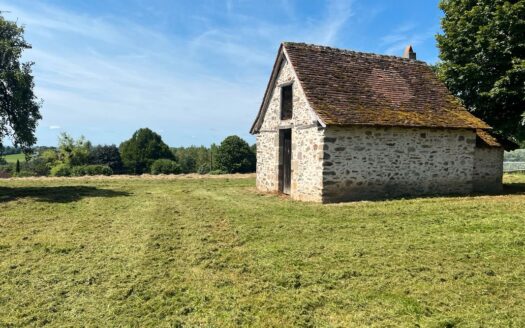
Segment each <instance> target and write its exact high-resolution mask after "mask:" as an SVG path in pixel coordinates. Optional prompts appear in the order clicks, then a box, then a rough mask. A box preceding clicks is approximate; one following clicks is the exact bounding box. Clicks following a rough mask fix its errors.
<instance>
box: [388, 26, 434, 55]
mask: <svg viewBox="0 0 525 328" xmlns="http://www.w3.org/2000/svg"><path fill="white" fill-rule="evenodd" d="M437 28H438V27H432V28H430V29H424V30H420V29H418V26H417V25H415V24H413V23H404V24H402V25H400V26H398V27H397V28H396V29H395V30H394V31H393V32H392V33H390V34H387V35H385V36H383V37H382V38H381V39H380V45H381V47H382V48H384V49H385V50H384V53H386V54H388V55H395V56H401V54H402V53H403V51H404V49H405V48H406V46H408V45H412V46H413V47H416V46H417V45H420V44H422V43H424V42H425V41H427V40H428V39H430V38H433V37H434V35H435V34H436V30H437ZM414 50H415V51H416V52H417V49H414Z"/></svg>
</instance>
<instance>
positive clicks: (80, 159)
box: [58, 132, 91, 166]
mask: <svg viewBox="0 0 525 328" xmlns="http://www.w3.org/2000/svg"><path fill="white" fill-rule="evenodd" d="M90 152H91V143H90V142H89V141H88V140H86V138H84V137H83V136H81V137H80V138H78V139H77V140H75V139H73V137H71V136H70V135H69V134H67V133H65V132H63V133H61V134H60V137H59V138H58V159H59V161H60V162H62V163H64V164H66V165H69V166H77V165H85V164H87V163H88V159H89V154H90Z"/></svg>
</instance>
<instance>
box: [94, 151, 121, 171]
mask: <svg viewBox="0 0 525 328" xmlns="http://www.w3.org/2000/svg"><path fill="white" fill-rule="evenodd" d="M89 164H97V165H107V166H109V167H110V168H111V170H112V171H113V172H114V173H121V172H122V171H123V164H122V160H121V158H120V152H119V150H118V147H117V146H115V145H109V146H108V145H98V146H95V147H93V148H92V149H91V152H90V154H89Z"/></svg>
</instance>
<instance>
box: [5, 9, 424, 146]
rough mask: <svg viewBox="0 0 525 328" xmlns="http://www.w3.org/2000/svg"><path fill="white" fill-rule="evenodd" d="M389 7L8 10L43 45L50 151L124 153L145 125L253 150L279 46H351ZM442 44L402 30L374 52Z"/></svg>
mask: <svg viewBox="0 0 525 328" xmlns="http://www.w3.org/2000/svg"><path fill="white" fill-rule="evenodd" d="M385 1H386V0H385ZM101 3H102V4H103V5H101ZM376 7H377V6H376ZM380 7H381V8H380V10H379V9H377V8H379V7H377V8H376V9H375V11H374V6H368V5H367V4H366V3H363V2H358V1H354V0H326V1H325V2H311V3H310V2H308V4H306V2H302V1H298V0H274V1H271V3H263V2H258V1H253V2H251V1H244V0H223V1H206V2H195V3H192V4H191V5H190V4H189V3H187V2H172V1H167V2H163V3H162V4H160V3H159V2H155V3H152V2H150V1H146V0H133V1H131V0H130V1H129V2H118V1H116V2H110V3H106V2H96V1H93V2H86V3H83V4H82V5H79V4H78V3H67V5H66V4H63V5H58V2H54V1H50V0H42V1H38V2H36V1H31V0H19V1H17V2H11V1H7V0H0V8H2V10H7V11H10V12H11V13H9V14H6V16H7V17H8V18H10V19H17V21H18V22H19V23H21V24H24V25H25V26H26V38H27V40H28V41H29V42H31V43H32V44H33V49H31V50H28V51H27V52H26V55H25V59H27V60H32V61H34V62H35V63H36V64H35V66H34V71H35V77H36V86H37V88H36V91H37V94H38V96H39V97H41V98H43V99H44V107H43V109H42V114H43V117H44V119H43V121H42V122H41V125H40V126H41V128H40V129H38V131H37V136H38V138H39V143H41V144H53V143H55V142H56V132H57V130H67V131H68V132H70V133H72V134H73V135H80V134H83V135H85V136H86V137H88V138H90V139H91V140H92V141H93V142H95V143H98V142H101V143H109V142H117V143H118V142H120V141H122V140H124V139H126V138H128V137H129V136H130V135H131V134H132V133H133V131H134V130H135V129H137V128H140V127H144V126H148V127H150V128H153V129H156V130H158V131H160V130H162V131H164V132H163V137H164V138H165V139H166V140H167V142H168V143H170V144H172V145H180V144H188V143H194V142H195V143H203V144H209V143H211V142H218V141H220V140H221V138H223V137H225V136H227V135H229V134H239V135H241V136H242V137H244V138H248V139H249V140H250V141H252V142H253V138H252V137H251V136H249V135H248V129H249V127H250V125H251V123H252V120H253V118H254V117H255V115H256V112H257V110H258V107H259V104H260V101H261V98H262V95H263V93H264V88H265V87H266V83H267V79H268V76H269V74H270V70H271V67H272V64H273V60H274V56H275V52H276V50H277V48H278V45H279V43H280V42H282V41H301V42H309V43H318V44H325V45H331V46H340V47H351V44H350V45H349V44H348V43H349V40H348V36H349V35H350V34H352V33H353V35H354V37H355V36H356V33H359V27H358V25H359V24H364V25H367V24H368V25H367V26H369V25H370V24H376V22H373V21H372V20H374V19H376V18H375V17H376V15H378V13H379V12H381V13H383V10H385V8H387V7H388V6H387V5H385V4H384V3H383V5H382V6H380ZM372 12H373V13H372ZM371 17H374V18H371ZM365 18H367V19H365ZM397 23H399V22H396V24H397ZM361 29H362V30H363V31H364V30H365V27H363V26H361ZM388 30H391V29H388ZM432 35H433V34H432V33H427V32H425V31H423V32H420V28H419V26H418V25H416V24H414V25H412V24H405V25H403V24H402V25H399V27H398V28H397V29H395V30H394V31H393V32H392V33H389V34H387V35H383V37H382V38H381V39H379V40H378V38H377V37H376V39H375V41H374V40H368V39H366V42H367V43H368V44H373V45H374V47H377V45H379V46H380V47H381V49H379V50H380V51H381V52H387V53H396V54H397V53H398V52H399V51H400V49H401V50H402V48H403V47H404V46H405V45H406V44H407V43H413V44H415V45H417V44H418V43H419V42H424V41H425V40H426V38H428V37H429V36H432ZM350 43H351V42H350ZM374 50H376V49H375V48H374ZM416 50H417V49H416ZM52 127H60V129H56V128H52ZM52 130H54V131H52Z"/></svg>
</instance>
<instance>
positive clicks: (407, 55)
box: [403, 45, 416, 60]
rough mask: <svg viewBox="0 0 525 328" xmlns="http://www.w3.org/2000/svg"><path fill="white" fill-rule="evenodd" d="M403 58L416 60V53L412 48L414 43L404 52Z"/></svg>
mask: <svg viewBox="0 0 525 328" xmlns="http://www.w3.org/2000/svg"><path fill="white" fill-rule="evenodd" d="M403 58H406V59H412V60H416V53H415V52H414V49H412V45H408V46H407V47H406V48H405V52H403Z"/></svg>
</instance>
